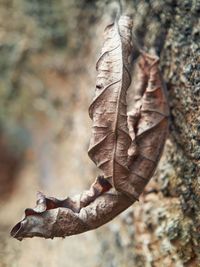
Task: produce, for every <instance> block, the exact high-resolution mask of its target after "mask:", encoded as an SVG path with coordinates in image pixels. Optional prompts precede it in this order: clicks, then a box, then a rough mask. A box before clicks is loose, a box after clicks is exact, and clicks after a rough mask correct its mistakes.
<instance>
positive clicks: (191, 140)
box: [99, 0, 200, 267]
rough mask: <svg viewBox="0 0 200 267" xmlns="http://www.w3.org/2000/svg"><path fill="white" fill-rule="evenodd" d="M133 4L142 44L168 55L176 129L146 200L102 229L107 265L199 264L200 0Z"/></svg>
mask: <svg viewBox="0 0 200 267" xmlns="http://www.w3.org/2000/svg"><path fill="white" fill-rule="evenodd" d="M129 4H130V5H131V6H132V8H133V10H134V25H135V27H134V32H135V34H136V36H137V37H138V38H139V43H140V44H142V45H144V46H145V47H147V48H148V50H152V49H154V50H156V52H157V53H158V54H160V57H161V67H162V71H163V73H164V78H165V81H166V84H167V88H168V92H169V104H170V108H171V125H170V134H169V139H168V141H167V144H166V148H165V151H164V155H163V157H162V160H161V162H160V164H159V168H158V171H157V172H156V174H155V175H154V177H153V179H152V181H151V182H150V183H149V184H148V186H147V188H146V190H145V192H144V194H143V196H142V197H141V199H140V202H139V203H138V204H137V205H136V204H135V205H133V207H132V208H131V209H129V211H128V212H127V213H125V214H123V215H122V216H121V221H120V223H117V224H116V225H117V227H116V229H115V228H114V229H113V231H107V232H106V234H105V233H101V232H100V231H99V235H100V237H101V239H102V238H103V239H104V240H105V242H104V243H103V244H104V245H103V246H102V256H103V257H102V259H103V263H102V265H101V266H104V267H105V266H126V267H128V266H137V267H140V266H145V267H147V266H173V267H179V266H198V263H199V262H200V204H199V203H200V180H199V179H200V127H199V125H200V110H199V103H200V102H199V101H200V79H199V75H200V72H199V71H200V65H199V64H200V61H199V60H200V34H199V27H200V20H199V16H200V1H190V0H185V1H182V0H179V1H130V2H129ZM110 227H111V229H112V226H110ZM108 236H109V237H110V240H109V239H108ZM105 237H106V239H105ZM108 240H109V241H108ZM111 244H112V245H111ZM113 244H115V245H113Z"/></svg>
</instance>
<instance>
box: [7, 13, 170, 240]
mask: <svg viewBox="0 0 200 267" xmlns="http://www.w3.org/2000/svg"><path fill="white" fill-rule="evenodd" d="M131 28H132V20H131V18H130V17H129V16H121V17H120V19H119V21H118V22H115V23H114V24H112V25H110V26H108V27H107V28H106V30H105V43H104V46H103V49H102V55H101V57H100V59H99V61H98V62H97V71H98V76H97V86H96V95H95V99H94V101H93V103H92V104H91V106H90V108H89V114H90V117H91V118H92V119H93V131H92V138H91V143H90V148H89V156H90V157H91V159H92V160H93V161H94V162H95V164H96V165H97V166H98V167H99V168H100V169H101V170H102V171H103V174H104V176H99V177H97V179H96V180H95V182H94V183H93V184H92V185H91V188H90V189H89V190H88V191H85V192H83V193H82V194H81V195H76V196H74V197H73V198H69V197H68V198H66V199H64V200H58V199H55V198H52V197H50V198H48V197H45V196H44V195H43V194H41V193H39V194H38V200H37V206H36V207H35V208H34V209H26V210H25V217H24V219H23V220H22V221H20V222H19V223H18V224H16V225H15V226H14V228H13V229H12V231H11V235H12V236H13V237H15V238H17V239H19V240H22V239H23V238H26V237H33V236H40V237H45V238H53V237H65V236H69V235H74V234H79V233H82V232H85V231H88V230H92V229H95V228H97V227H99V226H101V225H103V224H105V223H106V222H108V221H110V220H112V219H113V218H114V217H116V216H117V215H118V214H119V213H120V212H122V211H123V210H125V209H127V208H128V207H129V206H130V205H131V204H132V203H133V202H134V201H135V200H136V199H138V197H139V195H140V194H141V193H142V191H143V190H144V187H145V185H146V184H147V182H148V181H149V179H150V178H151V176H152V175H153V172H154V170H155V168H156V165H157V163H158V161H159V158H160V156H161V153H162V150H163V146H164V143H165V140H166V137H167V132H168V113H169V111H168V105H167V98H166V95H165V90H164V85H163V82H162V78H161V75H160V73H159V69H158V58H157V57H153V56H150V55H148V54H145V53H142V55H141V57H140V60H139V63H138V81H137V83H136V82H133V84H132V87H133V90H134V95H135V100H134V101H133V102H134V109H133V110H132V111H131V112H130V114H129V116H128V119H127V105H126V93H127V89H128V87H129V85H130V83H131V78H130V58H131V52H132V51H131V50H132V47H131V39H132V37H131ZM111 187H112V188H111Z"/></svg>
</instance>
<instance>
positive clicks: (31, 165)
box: [0, 0, 200, 267]
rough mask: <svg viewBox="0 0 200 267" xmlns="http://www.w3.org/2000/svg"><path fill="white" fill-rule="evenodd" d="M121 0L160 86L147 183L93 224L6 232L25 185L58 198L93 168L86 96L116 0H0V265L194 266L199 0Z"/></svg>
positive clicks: (28, 193) (83, 182)
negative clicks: (49, 233)
mask: <svg viewBox="0 0 200 267" xmlns="http://www.w3.org/2000/svg"><path fill="white" fill-rule="evenodd" d="M121 2H123V3H125V2H126V3H127V5H130V7H131V9H132V12H133V14H134V33H135V35H136V37H137V40H138V43H139V44H140V45H141V46H145V47H147V49H148V50H150V51H151V50H153V51H154V52H156V53H157V54H158V55H160V56H161V68H162V71H163V73H164V77H165V79H166V82H167V86H168V90H169V98H170V101H169V103H170V107H171V134H170V138H169V140H168V142H167V146H166V151H165V153H164V157H163V158H162V161H161V164H160V165H159V166H160V167H159V168H158V171H157V172H156V174H155V176H154V178H153V179H152V180H151V182H150V184H149V185H148V187H147V191H148V190H149V192H150V193H148V194H144V195H143V196H142V197H141V200H140V203H136V204H134V213H133V208H130V209H129V210H127V211H126V212H124V213H123V214H121V215H120V216H119V217H118V218H116V219H115V220H114V221H112V222H111V223H109V224H107V225H105V226H103V227H101V228H100V229H97V230H95V231H92V232H88V233H85V234H81V235H78V236H72V237H68V238H65V239H63V240H62V239H54V240H43V239H40V238H33V239H26V240H23V242H18V241H17V240H15V239H13V238H11V237H10V236H9V232H10V230H11V228H12V226H13V225H14V224H15V223H16V222H18V221H19V220H20V219H21V217H22V216H23V212H24V209H25V208H26V207H34V205H35V200H36V192H37V191H41V192H43V193H45V194H46V195H48V196H55V197H57V198H61V199H62V198H65V197H66V196H68V195H73V194H76V193H80V192H81V191H82V190H84V189H87V188H89V186H90V184H91V182H92V181H93V180H94V178H95V177H96V174H97V169H96V167H95V166H94V164H93V163H92V162H91V161H90V160H89V158H88V156H87V149H88V145H89V139H90V127H91V121H90V119H89V116H88V107H89V104H90V103H91V100H92V97H93V94H94V87H95V81H96V70H95V64H96V61H97V59H98V55H99V53H100V49H101V46H102V42H103V38H102V36H103V30H104V28H105V26H106V25H108V24H109V23H110V22H111V21H113V19H114V17H115V14H116V12H117V10H118V9H119V1H115V0H113V1H112V0H111V1H106V0H103V1H101V0H93V1H92V0H56V1H55V0H0V267H24V266H27V267H44V266H49V267H57V266H59V267H66V266H67V267H79V266H83V267H133V266H135V267H150V266H152V267H162V266H166V267H168V266H172V267H183V266H195V267H196V266H198V259H200V258H198V257H200V250H199V245H198V244H199V243H200V235H199V234H198V233H199V230H198V229H200V226H199V220H198V218H199V217H198V216H199V214H200V212H199V211H200V206H199V203H200V201H199V193H198V192H199V190H198V181H197V179H198V177H200V168H199V166H200V162H199V153H200V150H199V142H200V141H199V140H200V137H199V123H200V120H199V118H200V116H199V100H200V93H199V92H200V90H199V88H200V87H199V74H198V73H197V70H198V67H197V66H198V60H199V59H198V55H199V51H200V48H199V45H198V44H199V43H200V35H199V30H198V29H199V25H200V24H199V23H200V21H199V20H198V18H199V14H200V1H199V0H192V1H191V0H184V1H183V0H176V1H174V0H167V1H166V0H153V1H152V0H127V1H121ZM161 52H162V53H161ZM180 88H181V90H180ZM188 125H189V128H188Z"/></svg>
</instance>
